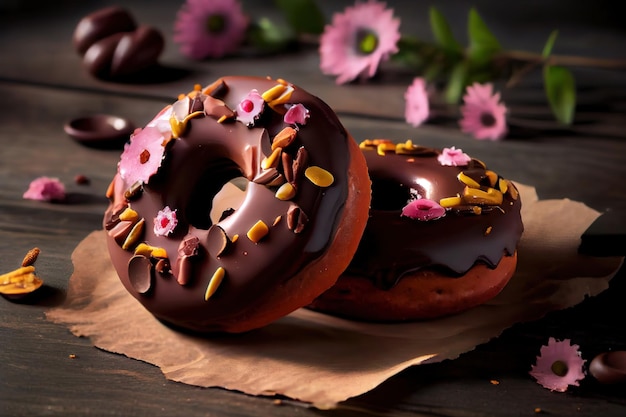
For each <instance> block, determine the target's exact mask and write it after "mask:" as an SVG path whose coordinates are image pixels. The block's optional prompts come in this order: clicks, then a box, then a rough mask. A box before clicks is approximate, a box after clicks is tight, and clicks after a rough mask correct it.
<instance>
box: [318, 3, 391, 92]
mask: <svg viewBox="0 0 626 417" xmlns="http://www.w3.org/2000/svg"><path fill="white" fill-rule="evenodd" d="M386 6H387V5H386V4H385V3H379V2H377V1H374V0H370V1H368V2H367V3H356V4H355V5H354V6H353V7H347V8H346V9H345V10H344V13H336V14H335V15H334V16H333V20H332V23H331V24H330V25H326V27H325V28H324V33H323V34H322V36H321V38H320V46H319V52H320V68H321V70H322V72H323V73H324V74H327V75H336V76H338V77H337V79H336V82H337V84H344V83H346V82H349V81H352V80H354V79H356V78H357V77H359V76H360V77H363V78H371V77H373V76H374V75H375V74H376V71H377V69H378V66H379V65H380V63H381V62H382V61H384V60H387V59H389V56H390V55H391V54H394V53H396V52H397V51H398V47H397V42H398V40H399V39H400V32H399V28H400V20H399V19H395V18H394V17H393V9H387V8H386Z"/></svg>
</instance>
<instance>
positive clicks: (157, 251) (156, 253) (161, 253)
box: [151, 247, 167, 259]
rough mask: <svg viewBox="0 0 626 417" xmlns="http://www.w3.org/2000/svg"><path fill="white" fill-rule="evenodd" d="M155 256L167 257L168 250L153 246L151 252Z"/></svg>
mask: <svg viewBox="0 0 626 417" xmlns="http://www.w3.org/2000/svg"><path fill="white" fill-rule="evenodd" d="M151 255H152V257H153V258H163V259H165V258H167V251H166V250H165V249H164V248H155V247H153V248H152V253H151Z"/></svg>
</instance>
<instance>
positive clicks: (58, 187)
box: [22, 177, 65, 201]
mask: <svg viewBox="0 0 626 417" xmlns="http://www.w3.org/2000/svg"><path fill="white" fill-rule="evenodd" d="M22 197H23V198H26V199H28V200H39V201H60V200H63V199H64V198H65V185H63V183H62V182H61V181H60V180H59V179H58V178H50V177H39V178H35V179H34V180H33V181H31V183H30V185H29V186H28V190H26V192H25V193H24V195H23V196H22Z"/></svg>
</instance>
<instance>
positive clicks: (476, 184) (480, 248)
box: [309, 139, 523, 322]
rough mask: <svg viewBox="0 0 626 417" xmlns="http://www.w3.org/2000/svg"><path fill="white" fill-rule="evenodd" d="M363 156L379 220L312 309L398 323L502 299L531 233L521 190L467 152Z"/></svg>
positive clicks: (396, 148) (375, 144)
mask: <svg viewBox="0 0 626 417" xmlns="http://www.w3.org/2000/svg"><path fill="white" fill-rule="evenodd" d="M360 147H361V148H362V149H363V153H364V155H365V157H366V161H367V165H368V168H369V174H370V178H371V181H372V205H371V210H370V219H369V221H368V224H367V227H366V229H365V232H364V234H363V237H362V240H361V242H360V245H359V248H358V250H357V253H356V254H355V256H354V259H353V260H352V262H351V263H350V265H349V266H348V268H347V270H346V271H345V273H344V274H343V275H342V276H341V277H340V278H339V280H338V281H337V283H336V284H335V285H334V286H333V287H332V288H331V289H329V290H328V291H326V292H325V293H324V294H322V295H321V296H320V297H318V298H317V299H316V300H315V301H314V302H313V303H312V304H311V305H310V306H309V307H310V308H312V309H314V310H318V311H323V312H326V313H331V314H335V315H340V316H344V317H348V318H352V319H359V320H367V321H378V322H398V321H411V320H422V319H431V318H436V317H441V316H446V315H450V314H454V313H459V312H461V311H464V310H466V309H468V308H471V307H473V306H476V305H479V304H482V303H484V302H486V301H488V300H489V299H491V298H493V297H494V296H495V295H497V294H498V293H499V292H500V291H501V290H502V289H503V288H504V286H505V285H506V284H507V282H508V281H509V279H510V278H511V276H512V275H513V273H514V271H515V269H516V265H517V252H516V247H517V243H518V241H519V239H520V237H521V234H522V232H523V225H522V220H521V216H520V209H521V200H520V198H519V193H518V191H517V188H516V187H515V185H514V184H513V183H512V182H511V181H509V180H507V179H505V178H503V177H501V176H500V175H498V174H496V173H495V172H494V171H491V170H489V169H487V167H486V165H485V164H484V163H483V162H481V161H479V160H477V159H474V158H471V157H469V156H468V155H467V154H465V153H463V152H462V151H461V150H460V149H455V148H444V149H433V148H427V147H422V146H418V145H415V144H413V143H412V142H411V141H410V140H409V141H407V142H405V143H399V144H394V143H393V142H392V141H390V140H387V139H382V140H366V141H364V142H362V143H361V144H360Z"/></svg>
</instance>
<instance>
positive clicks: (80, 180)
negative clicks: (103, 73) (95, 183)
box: [74, 174, 91, 185]
mask: <svg viewBox="0 0 626 417" xmlns="http://www.w3.org/2000/svg"><path fill="white" fill-rule="evenodd" d="M74 182H75V183H76V184H78V185H89V183H90V182H91V180H90V179H89V178H87V177H86V176H85V175H83V174H78V175H76V176H75V177H74Z"/></svg>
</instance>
